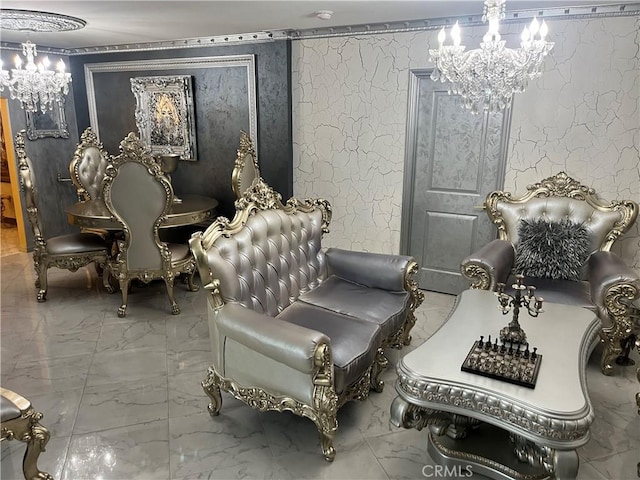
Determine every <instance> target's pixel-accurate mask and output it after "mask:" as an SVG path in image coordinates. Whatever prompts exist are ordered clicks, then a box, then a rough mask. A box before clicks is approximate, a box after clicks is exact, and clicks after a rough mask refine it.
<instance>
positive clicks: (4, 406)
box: [0, 396, 20, 423]
mask: <svg viewBox="0 0 640 480" xmlns="http://www.w3.org/2000/svg"><path fill="white" fill-rule="evenodd" d="M19 416H20V409H19V408H18V406H17V405H16V404H15V403H13V402H12V401H11V400H9V399H8V398H5V397H2V396H0V422H1V423H4V422H8V421H9V420H13V419H14V418H18V417H19Z"/></svg>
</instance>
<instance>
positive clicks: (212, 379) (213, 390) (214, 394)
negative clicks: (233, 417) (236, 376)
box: [201, 368, 222, 417]
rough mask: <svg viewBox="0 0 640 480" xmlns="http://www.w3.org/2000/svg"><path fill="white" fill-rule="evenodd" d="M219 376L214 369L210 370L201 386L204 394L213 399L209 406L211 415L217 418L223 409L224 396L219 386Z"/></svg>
mask: <svg viewBox="0 0 640 480" xmlns="http://www.w3.org/2000/svg"><path fill="white" fill-rule="evenodd" d="M218 378H219V377H218V375H217V374H216V373H215V371H214V370H213V369H212V368H209V371H208V373H207V378H205V379H204V380H203V381H202V383H201V385H202V389H203V390H204V393H206V394H207V396H208V397H209V398H210V399H211V403H209V405H208V406H207V409H208V410H209V414H210V415H211V416H212V417H215V416H216V415H218V414H219V413H220V409H221V408H222V395H220V387H219V386H218V380H217V379H218Z"/></svg>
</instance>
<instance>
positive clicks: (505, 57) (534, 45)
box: [429, 0, 553, 113]
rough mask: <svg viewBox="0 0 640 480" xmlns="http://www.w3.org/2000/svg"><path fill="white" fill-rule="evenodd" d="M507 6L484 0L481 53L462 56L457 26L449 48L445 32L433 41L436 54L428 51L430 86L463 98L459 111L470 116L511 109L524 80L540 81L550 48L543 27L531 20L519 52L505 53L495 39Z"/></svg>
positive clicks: (502, 0) (499, 0) (502, 44)
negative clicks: (436, 45)
mask: <svg viewBox="0 0 640 480" xmlns="http://www.w3.org/2000/svg"><path fill="white" fill-rule="evenodd" d="M505 3H506V0H485V2H484V13H483V15H482V20H483V21H484V22H486V21H488V22H489V29H488V31H487V33H486V34H485V35H484V37H483V38H482V43H481V44H480V48H478V49H475V50H468V51H466V50H465V49H466V47H465V46H464V45H461V31H460V26H459V25H458V23H457V22H456V24H455V25H454V26H453V27H452V28H451V39H452V41H453V45H445V44H444V42H445V40H446V33H445V31H444V28H443V29H442V30H441V31H440V33H439V35H438V42H439V48H437V49H430V50H429V56H430V57H431V61H433V62H434V63H435V69H434V70H433V73H432V74H431V78H432V79H433V80H440V81H441V82H443V83H444V82H449V94H458V95H460V96H461V97H462V102H463V104H464V106H465V107H466V108H468V109H470V110H471V112H472V113H480V112H483V111H489V112H499V111H501V110H504V109H505V108H509V107H510V106H511V99H512V97H513V94H514V93H516V92H524V90H525V89H526V88H527V85H528V83H529V80H533V79H535V78H537V77H539V76H540V75H541V74H542V73H541V71H540V70H541V67H542V63H543V61H544V58H545V57H546V56H547V55H548V54H549V52H550V51H551V49H552V48H553V43H552V42H547V41H546V40H545V37H546V35H547V32H548V28H547V24H546V23H545V22H544V20H543V21H542V23H540V22H539V21H538V19H537V18H535V17H534V19H533V20H532V22H531V24H530V25H529V26H528V27H525V28H524V30H523V32H522V35H521V37H520V38H521V42H520V48H518V49H510V48H506V47H505V45H506V42H505V41H504V40H502V39H501V36H500V32H499V30H500V20H503V19H504V18H505Z"/></svg>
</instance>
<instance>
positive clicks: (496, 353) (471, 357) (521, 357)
mask: <svg viewBox="0 0 640 480" xmlns="http://www.w3.org/2000/svg"><path fill="white" fill-rule="evenodd" d="M483 338H484V337H480V340H476V341H475V342H474V343H473V346H472V347H471V350H469V353H468V354H467V358H465V360H464V362H463V363H462V367H461V370H462V371H463V372H469V373H474V374H476V375H482V376H485V377H489V378H494V379H496V380H501V381H503V382H509V383H514V384H516V385H520V386H523V387H527V388H535V386H536V380H537V378H538V371H539V370H540V363H541V362H542V355H540V354H539V353H537V348H534V349H533V351H530V350H529V345H528V344H525V345H522V344H517V343H510V342H506V343H503V344H502V345H498V343H497V342H495V343H494V344H492V343H491V337H489V341H487V342H485V341H483Z"/></svg>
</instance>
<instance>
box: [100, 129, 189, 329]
mask: <svg viewBox="0 0 640 480" xmlns="http://www.w3.org/2000/svg"><path fill="white" fill-rule="evenodd" d="M102 195H103V198H104V201H105V204H106V205H107V208H108V210H109V212H111V215H112V216H113V217H114V218H115V219H116V220H117V221H118V222H119V223H120V224H121V225H122V230H123V235H124V238H123V239H120V240H118V253H117V256H116V259H115V260H111V261H110V262H109V263H108V268H109V270H110V272H111V273H112V274H113V275H114V276H115V277H116V278H117V279H118V282H119V284H120V290H121V291H122V305H121V306H120V308H119V309H118V316H119V317H124V316H125V315H126V309H127V299H128V293H129V287H130V283H131V280H133V279H138V280H142V281H143V282H145V283H148V282H150V281H152V280H154V279H162V280H164V282H165V284H166V286H167V294H168V296H169V301H170V303H171V313H172V314H173V315H177V314H179V313H180V307H179V306H178V304H177V303H176V301H175V299H174V295H173V284H174V278H175V277H176V276H178V275H181V274H183V273H186V274H188V275H189V290H191V291H196V290H198V287H196V286H195V285H194V283H193V275H194V273H195V262H194V260H193V257H192V256H191V252H189V247H188V246H187V245H180V244H172V243H169V244H168V243H165V242H162V241H161V240H160V238H159V235H158V230H159V228H160V227H161V225H162V223H163V222H164V221H165V219H166V214H167V212H168V211H169V208H170V207H171V204H172V201H173V189H172V187H171V183H169V180H168V179H167V177H166V176H165V175H164V174H163V173H162V170H161V167H160V164H159V163H157V162H156V160H155V159H154V158H153V157H152V156H151V154H150V153H149V152H148V151H147V149H146V147H145V146H144V145H143V144H142V142H141V141H140V139H139V138H138V137H137V136H136V135H135V134H133V133H130V134H129V135H127V137H126V138H125V139H124V140H123V141H122V142H120V154H119V155H118V156H116V157H114V158H113V162H112V164H111V165H109V166H108V167H107V170H106V175H105V179H104V184H103V193H102Z"/></svg>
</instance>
